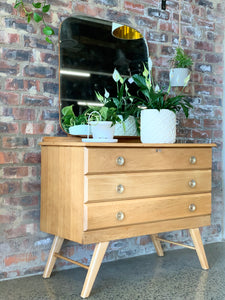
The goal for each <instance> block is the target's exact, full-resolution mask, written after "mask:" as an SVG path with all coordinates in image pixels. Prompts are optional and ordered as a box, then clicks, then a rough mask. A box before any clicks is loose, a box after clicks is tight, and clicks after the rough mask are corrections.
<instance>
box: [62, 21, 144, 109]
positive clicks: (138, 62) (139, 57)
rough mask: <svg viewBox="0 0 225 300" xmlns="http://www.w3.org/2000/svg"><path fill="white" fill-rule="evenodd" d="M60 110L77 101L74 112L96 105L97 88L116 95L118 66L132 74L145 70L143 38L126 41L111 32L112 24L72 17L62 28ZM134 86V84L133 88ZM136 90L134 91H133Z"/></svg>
mask: <svg viewBox="0 0 225 300" xmlns="http://www.w3.org/2000/svg"><path fill="white" fill-rule="evenodd" d="M59 39H60V109H62V108H63V107H65V106H67V105H71V104H74V107H73V109H74V113H75V115H79V114H81V113H82V112H83V111H84V109H86V108H87V105H88V104H91V105H93V104H94V105H96V103H98V100H97V98H96V95H95V91H98V92H100V93H101V94H104V88H106V89H107V91H108V92H109V93H110V95H112V96H113V95H114V94H115V93H116V86H115V82H114V81H113V79H112V73H113V71H114V69H115V68H116V69H117V70H118V71H119V73H120V74H121V75H122V76H126V77H130V76H131V75H133V74H136V73H141V72H142V71H143V63H147V60H148V50H147V46H146V43H145V41H144V39H143V38H139V39H136V40H123V39H118V38H115V37H114V36H113V35H112V23H111V22H108V21H103V20H99V19H94V18H89V17H80V16H79V17H70V18H68V19H66V20H65V21H64V22H63V23H62V24H61V30H60V35H59ZM131 89H132V87H131ZM134 92H135V91H134Z"/></svg>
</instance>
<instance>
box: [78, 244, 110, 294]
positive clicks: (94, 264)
mask: <svg viewBox="0 0 225 300" xmlns="http://www.w3.org/2000/svg"><path fill="white" fill-rule="evenodd" d="M108 245H109V242H104V243H99V244H97V245H96V246H95V250H94V254H93V256H92V259H91V263H90V266H89V268H88V273H87V276H86V278H85V282H84V285H83V289H82V292H81V297H82V298H87V297H88V296H89V295H90V292H91V289H92V286H93V284H94V281H95V278H96V276H97V274H98V270H99V268H100V266H101V263H102V260H103V257H104V255H105V252H106V249H107V247H108Z"/></svg>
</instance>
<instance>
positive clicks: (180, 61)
mask: <svg viewBox="0 0 225 300" xmlns="http://www.w3.org/2000/svg"><path fill="white" fill-rule="evenodd" d="M170 63H171V66H172V69H171V70H170V85H171V86H187V84H188V82H189V80H190V75H191V73H190V68H191V66H192V65H193V61H192V58H191V57H190V56H189V55H187V54H185V53H184V50H183V49H182V48H181V47H177V48H176V53H175V56H174V57H173V58H172V59H171V60H170Z"/></svg>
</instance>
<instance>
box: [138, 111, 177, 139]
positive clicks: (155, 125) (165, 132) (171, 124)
mask: <svg viewBox="0 0 225 300" xmlns="http://www.w3.org/2000/svg"><path fill="white" fill-rule="evenodd" d="M175 141H176V114H175V113H174V112H172V111H171V110H168V109H161V110H160V111H159V110H157V109H143V110H142V111H141V142H142V143H175Z"/></svg>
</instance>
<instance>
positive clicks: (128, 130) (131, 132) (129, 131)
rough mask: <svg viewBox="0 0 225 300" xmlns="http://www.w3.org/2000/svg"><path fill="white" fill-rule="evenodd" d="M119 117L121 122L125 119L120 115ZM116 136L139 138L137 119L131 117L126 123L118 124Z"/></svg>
mask: <svg viewBox="0 0 225 300" xmlns="http://www.w3.org/2000/svg"><path fill="white" fill-rule="evenodd" d="M119 117H120V119H121V120H122V119H123V118H122V116H120V115H119ZM123 123H124V124H123ZM124 129H125V130H124ZM114 135H115V136H137V135H138V132H137V126H136V121H135V117H133V116H129V117H128V118H127V119H126V120H125V121H124V122H122V123H116V125H115V133H114Z"/></svg>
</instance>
